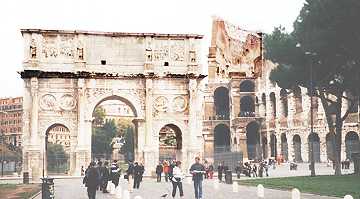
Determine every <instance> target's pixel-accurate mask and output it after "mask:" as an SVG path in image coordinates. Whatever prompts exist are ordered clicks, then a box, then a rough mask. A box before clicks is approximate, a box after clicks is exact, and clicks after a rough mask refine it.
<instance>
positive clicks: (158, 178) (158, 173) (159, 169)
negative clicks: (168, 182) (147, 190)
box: [156, 162, 163, 182]
mask: <svg viewBox="0 0 360 199" xmlns="http://www.w3.org/2000/svg"><path fill="white" fill-rule="evenodd" d="M162 172H163V167H162V165H161V162H159V164H158V165H157V166H156V181H157V182H161V174H162Z"/></svg>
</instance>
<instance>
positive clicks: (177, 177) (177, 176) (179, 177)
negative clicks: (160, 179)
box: [171, 161, 185, 198]
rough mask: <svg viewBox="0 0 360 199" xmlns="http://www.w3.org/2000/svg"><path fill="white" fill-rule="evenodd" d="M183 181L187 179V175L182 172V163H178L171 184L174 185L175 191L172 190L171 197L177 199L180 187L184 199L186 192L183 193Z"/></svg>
mask: <svg viewBox="0 0 360 199" xmlns="http://www.w3.org/2000/svg"><path fill="white" fill-rule="evenodd" d="M183 179H185V174H184V173H183V172H182V170H181V162H180V161H177V162H176V166H175V167H174V170H173V176H172V178H171V182H172V185H173V190H172V194H171V195H172V197H173V198H175V195H176V189H177V187H179V192H180V198H183V197H184V191H183V187H182V181H183Z"/></svg>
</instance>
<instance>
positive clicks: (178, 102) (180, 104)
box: [173, 96, 187, 112]
mask: <svg viewBox="0 0 360 199" xmlns="http://www.w3.org/2000/svg"><path fill="white" fill-rule="evenodd" d="M186 107H187V101H186V99H185V98H184V97H183V96H177V97H175V98H174V100H173V109H174V111H176V112H183V111H184V110H185V109H186Z"/></svg>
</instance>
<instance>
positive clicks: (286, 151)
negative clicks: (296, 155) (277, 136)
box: [281, 133, 289, 161]
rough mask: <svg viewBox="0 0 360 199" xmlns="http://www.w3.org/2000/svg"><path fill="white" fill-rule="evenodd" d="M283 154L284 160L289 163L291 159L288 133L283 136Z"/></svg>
mask: <svg viewBox="0 0 360 199" xmlns="http://www.w3.org/2000/svg"><path fill="white" fill-rule="evenodd" d="M281 154H282V155H283V157H284V160H286V161H287V160H288V159H289V156H288V143H287V138H286V133H282V134H281Z"/></svg>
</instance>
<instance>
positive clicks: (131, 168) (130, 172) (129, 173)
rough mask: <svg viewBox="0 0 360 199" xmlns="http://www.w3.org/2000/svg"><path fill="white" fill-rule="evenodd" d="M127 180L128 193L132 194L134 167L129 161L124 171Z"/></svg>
mask: <svg viewBox="0 0 360 199" xmlns="http://www.w3.org/2000/svg"><path fill="white" fill-rule="evenodd" d="M126 174H127V178H128V183H129V184H128V191H129V192H130V193H132V192H133V191H134V187H133V186H134V177H135V175H134V174H135V166H134V163H132V162H131V161H129V167H128V169H127V171H126Z"/></svg>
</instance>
